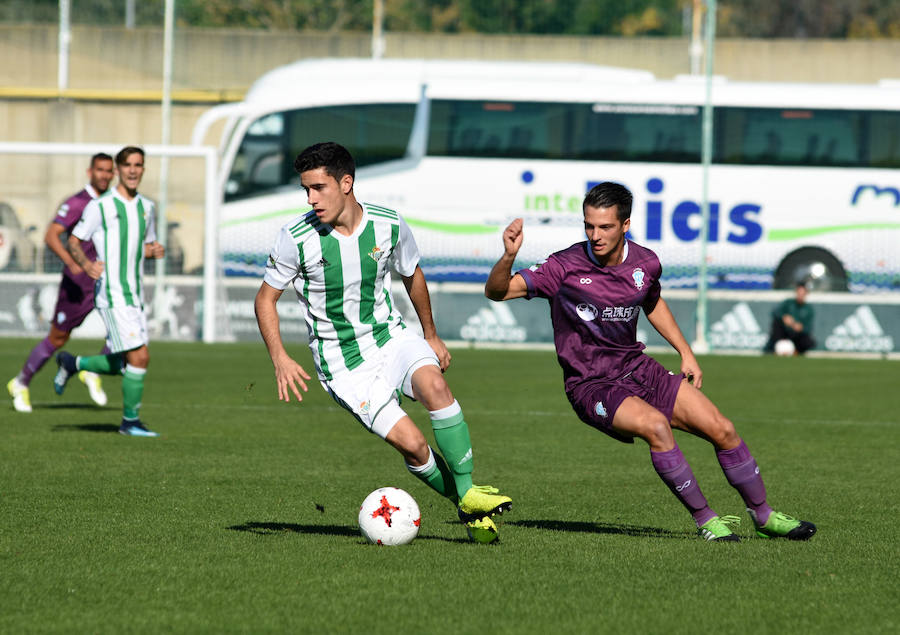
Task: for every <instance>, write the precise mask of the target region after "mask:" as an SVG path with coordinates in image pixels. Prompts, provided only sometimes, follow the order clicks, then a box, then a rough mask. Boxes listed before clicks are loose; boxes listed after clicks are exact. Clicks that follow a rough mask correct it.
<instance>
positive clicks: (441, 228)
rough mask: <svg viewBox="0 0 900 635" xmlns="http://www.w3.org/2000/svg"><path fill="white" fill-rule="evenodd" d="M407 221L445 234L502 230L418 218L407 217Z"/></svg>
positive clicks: (415, 225) (486, 226) (410, 224)
mask: <svg viewBox="0 0 900 635" xmlns="http://www.w3.org/2000/svg"><path fill="white" fill-rule="evenodd" d="M406 223H407V225H409V226H410V227H421V228H422V229H431V230H433V231H437V232H442V233H444V234H460V235H473V234H496V233H498V232H499V231H500V228H498V227H491V226H489V225H473V224H467V223H437V222H434V221H430V220H418V219H415V218H410V217H409V216H407V217H406Z"/></svg>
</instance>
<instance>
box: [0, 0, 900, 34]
mask: <svg viewBox="0 0 900 635" xmlns="http://www.w3.org/2000/svg"><path fill="white" fill-rule="evenodd" d="M373 2H374V0H176V16H177V23H178V25H179V26H192V27H220V28H221V27H228V28H258V29H284V30H289V29H309V30H316V31H325V32H337V31H369V30H370V29H371V28H372V20H373ZM134 4H135V10H136V21H137V25H138V26H161V25H162V22H163V12H164V7H165V0H135V3H134ZM58 5H59V0H4V2H2V3H0V22H7V23H8V22H55V21H56V20H57V19H58V12H59V10H58ZM125 5H126V0H71V19H72V22H73V23H76V24H123V23H124V21H125ZM693 5H694V2H693V0H384V16H385V21H384V26H385V29H386V30H387V31H389V32H390V31H396V32H425V33H490V34H561V35H608V36H617V35H618V36H638V35H662V36H679V35H685V34H687V33H688V32H689V31H690V15H691V11H692V7H693ZM717 17H718V25H717V32H718V34H719V35H721V36H724V37H770V38H772V37H785V38H879V37H891V38H900V1H898V0H719V2H718V12H717Z"/></svg>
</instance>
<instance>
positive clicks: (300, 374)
mask: <svg viewBox="0 0 900 635" xmlns="http://www.w3.org/2000/svg"><path fill="white" fill-rule="evenodd" d="M282 292H283V289H276V288H274V287H272V286H269V285H268V284H266V283H265V282H263V283H262V285H261V286H260V288H259V291H258V292H257V293H256V300H255V302H254V303H253V308H254V310H255V311H256V323H257V324H258V325H259V332H260V335H262V338H263V341H264V342H265V343H266V348H267V349H268V350H269V357H270V358H271V359H272V365H273V366H274V367H275V383H276V384H277V386H278V399H279V401H290V400H291V398H290V393H294V396H296V397H297V401H303V397H302V396H301V395H300V390H302V391H303V392H306V391H307V390H308V388H307V387H306V382H305V381H304V380H306V379H309V375H308V374H307V372H306V371H305V370H303V367H302V366H300V364H298V363H297V362H295V361H294V360H293V359H292V358H291V357H290V355H288V354H287V351H286V350H284V344H283V343H282V341H281V328H280V322H279V319H278V310H277V309H276V308H275V304H276V303H277V302H278V298H280V297H281V294H282ZM298 386H299V388H300V390H298Z"/></svg>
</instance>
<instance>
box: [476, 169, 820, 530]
mask: <svg viewBox="0 0 900 635" xmlns="http://www.w3.org/2000/svg"><path fill="white" fill-rule="evenodd" d="M631 201H632V197H631V192H629V191H628V189H627V188H625V187H624V186H622V185H619V184H618V183H610V182H606V183H600V184H598V185H596V186H594V187H593V188H591V190H590V191H589V192H588V193H587V195H586V196H585V197H584V202H583V204H582V209H583V214H584V232H585V234H586V237H587V241H585V242H580V243H576V244H574V245H572V246H571V247H568V248H567V249H563V250H562V251H558V252H556V253H553V254H551V255H550V256H549V258H547V260H545V261H543V262H541V263H538V264H536V265H534V266H533V267H531V268H530V269H522V270H520V271H518V272H517V273H516V274H515V275H511V272H512V265H513V262H514V261H515V259H516V254H517V253H518V252H519V249H521V247H522V240H523V233H522V225H523V223H522V219H521V218H518V219H516V220H514V221H513V222H512V223H510V225H509V226H508V227H507V228H506V229H505V230H504V232H503V246H504V254H503V256H501V257H500V260H498V261H497V264H495V265H494V267H493V269H492V270H491V273H490V275H489V276H488V280H487V283H485V295H486V296H487V297H488V298H490V299H492V300H497V301H500V300H512V299H513V298H528V299H531V298H534V297H542V298H546V299H547V300H549V302H550V316H551V319H552V320H553V335H554V341H555V344H556V354H557V358H558V359H559V364H560V366H562V368H563V374H564V377H565V388H566V396H567V397H568V398H569V401H570V402H571V404H572V408H573V409H574V410H575V412H576V414H578V417H579V418H580V419H581V420H582V421H584V422H585V423H587V424H588V425H590V426H592V427H594V428H597V429H598V430H600V431H602V432H605V433H606V434H608V435H609V436H611V437H613V438H614V439H617V440H619V441H623V442H625V443H633V442H634V437H638V438H640V439H643V440H644V441H645V442H646V443H647V445H648V446H649V447H650V458H651V461H652V462H653V467H654V468H655V469H656V472H657V474H659V476H660V478H661V479H662V480H663V482H665V483H666V485H667V486H668V487H669V489H670V490H671V491H672V493H673V494H674V495H675V497H676V498H678V500H679V501H680V502H681V503H682V505H684V506H685V508H686V509H687V510H688V511H689V512H690V513H691V515H692V516H693V518H694V521H695V522H696V524H697V528H698V533H699V534H700V536H702V537H703V538H705V539H706V540H717V541H737V540H739V537H738V535H737V534H735V533H734V532H733V531H732V530H731V528H730V527H729V525H732V524H735V523H737V522H738V521H739V520H740V519H739V518H738V517H737V516H722V517H720V516H719V515H718V514H716V512H714V511H713V510H712V509H711V508H710V506H709V505H708V504H707V501H706V498H705V497H704V495H703V492H701V491H700V487H699V485H698V484H697V479H696V478H695V477H694V474H693V471H692V470H691V467H690V465H688V463H687V461H686V460H685V458H684V456H683V455H682V453H681V449H680V448H679V447H678V444H677V443H676V442H675V437H674V435H673V433H672V431H673V429H678V430H683V431H685V432H690V433H691V434H694V435H696V436H698V437H700V438H703V439H706V440H707V441H709V442H710V443H711V444H712V445H713V446H714V447H715V450H716V457H717V458H718V460H719V464H720V466H721V467H722V471H723V472H724V473H725V477H726V478H727V479H728V482H729V483H730V484H731V485H732V486H733V487H734V488H735V489H736V490H737V491H738V493H739V494H740V495H741V497H742V498H743V499H744V503H745V504H746V505H747V511H748V513H749V514H750V517H751V519H752V521H753V524H754V527H755V528H756V532H757V534H758V535H759V536H761V537H764V538H779V537H783V538H788V539H790V540H808V539H809V538H811V537H812V536H813V534H814V533H815V532H816V527H815V525H813V524H812V523H810V522H807V521H802V520H797V519H795V518H791V517H790V516H787V515H786V514H782V513H780V512H776V511H773V510H772V508H771V507H770V506H769V504H768V502H767V500H766V488H765V485H764V484H763V479H762V476H761V475H760V473H759V467H758V466H757V464H756V460H755V459H754V458H753V455H752V454H751V453H750V450H749V449H748V448H747V445H746V444H745V443H744V441H743V439H741V437H740V436H739V435H738V433H737V431H736V430H735V429H734V425H733V424H732V423H731V421H729V420H728V419H727V418H726V417H725V416H724V415H722V413H721V412H719V410H718V408H716V406H715V405H714V404H713V403H712V401H710V400H709V399H708V398H707V397H706V396H705V395H704V394H703V393H702V392H700V386H701V383H702V379H703V374H702V372H701V370H700V365H699V364H698V363H697V360H696V358H695V357H694V353H693V352H692V351H691V347H690V346H689V345H688V343H687V340H685V339H684V335H683V334H682V333H681V329H679V328H678V324H677V323H676V322H675V318H674V317H673V316H672V312H671V311H670V310H669V307H668V305H667V304H666V302H665V300H663V299H662V297H661V295H660V283H659V279H660V276H661V275H662V266H661V265H660V262H659V259H658V258H657V257H656V254H655V253H653V252H652V251H651V250H649V249H647V248H645V247H642V246H640V245H638V244H637V243H634V242H632V241H630V240H628V239H626V238H625V233H626V232H627V231H628V228H629V226H630V224H631ZM642 310H643V311H644V312H645V313H646V314H647V320H648V321H649V322H650V324H651V325H652V326H653V328H655V329H656V330H657V331H659V334H660V335H662V336H663V337H664V338H665V339H666V341H667V342H669V343H670V344H671V345H672V347H673V348H674V349H675V350H676V351H678V353H679V355H680V356H681V373H679V374H677V375H676V374H675V373H671V372H668V371H667V370H666V369H665V368H663V366H662V365H661V364H660V363H659V362H657V361H656V360H655V359H653V358H652V357H649V356H648V355H646V354H644V352H643V350H644V345H643V344H642V343H640V342H639V341H638V340H637V321H638V316H639V315H640V313H641V311H642ZM691 382H693V383H691Z"/></svg>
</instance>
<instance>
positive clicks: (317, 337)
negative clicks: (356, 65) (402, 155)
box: [256, 142, 512, 542]
mask: <svg viewBox="0 0 900 635" xmlns="http://www.w3.org/2000/svg"><path fill="white" fill-rule="evenodd" d="M294 168H295V169H296V170H297V172H298V173H299V174H300V183H301V185H302V186H303V188H304V190H306V193H307V197H308V201H309V204H310V206H311V207H312V210H310V211H309V212H308V213H306V214H304V215H302V216H299V217H297V218H295V219H293V220H292V221H290V222H289V223H287V224H286V225H285V226H284V227H282V229H281V231H280V232H279V234H278V236H277V238H276V240H275V246H274V248H273V249H272V252H271V254H270V256H269V261H268V263H267V266H266V273H265V277H264V279H263V283H262V285H261V286H260V290H259V292H258V293H257V295H256V318H257V322H258V324H259V330H260V333H261V334H262V337H263V340H264V341H265V343H266V347H267V348H268V350H269V356H270V357H271V358H272V364H273V365H274V366H275V380H276V383H277V388H278V398H279V399H280V400H283V401H290V394H291V393H293V394H294V396H295V397H296V398H297V400H298V401H302V400H303V397H302V395H301V390H302V391H306V390H307V386H306V381H305V380H308V379H309V378H310V376H309V375H308V374H307V372H306V371H305V370H304V369H303V368H302V367H301V366H300V365H299V364H298V363H297V362H296V361H294V360H293V359H292V358H291V357H290V356H289V355H288V353H287V351H286V350H285V348H284V344H283V343H282V340H281V332H280V330H279V319H278V313H277V311H276V302H277V301H278V298H280V297H281V294H282V293H283V292H284V290H285V289H286V288H287V287H288V286H293V287H294V290H295V292H296V294H297V300H298V301H299V303H300V306H301V307H302V309H303V313H304V316H305V320H306V325H307V330H308V331H309V346H310V349H311V350H312V355H313V360H314V362H315V365H316V372H317V375H318V379H319V381H320V382H321V384H322V386H323V387H324V388H325V390H326V391H327V392H328V394H329V395H331V397H332V398H333V399H334V400H335V401H336V402H337V403H338V404H340V405H341V406H342V407H343V408H345V409H346V410H347V411H348V412H350V413H351V414H352V415H353V416H354V417H355V418H356V420H357V421H358V422H359V423H361V424H362V425H363V426H364V427H365V428H366V429H367V430H369V431H370V432H373V433H375V434H377V435H378V436H380V437H381V438H383V439H384V440H385V441H387V442H388V443H389V444H390V445H392V446H393V447H394V448H396V449H397V450H398V451H399V452H400V454H401V455H403V458H404V460H405V462H406V466H407V468H408V469H409V471H410V472H411V473H412V474H414V475H415V476H416V477H418V478H419V479H420V480H422V481H423V482H424V483H425V484H426V485H428V486H429V487H431V488H432V489H434V490H435V491H436V492H438V493H439V494H441V495H443V496H445V497H446V498H448V499H449V500H451V501H452V502H453V503H454V504H455V505H456V506H457V513H458V516H459V518H460V519H461V520H462V521H463V522H464V523H465V524H466V527H467V530H468V532H469V534H470V535H471V536H472V538H473V539H475V540H477V541H479V542H491V541H493V540H495V539H496V537H497V528H496V525H495V524H494V522H493V521H492V520H491V517H492V516H493V515H495V514H499V513H502V512H504V511H506V510H508V509H509V508H510V506H511V504H512V501H511V499H510V498H509V497H507V496H503V495H502V494H500V493H499V492H498V491H497V490H496V489H495V488H492V487H490V486H476V485H473V484H472V444H471V441H470V439H469V430H468V426H467V424H466V422H465V420H464V418H463V414H462V409H461V408H460V405H459V403H458V402H457V401H456V399H454V397H453V394H452V393H451V392H450V388H449V386H448V385H447V382H446V381H445V380H444V377H443V374H442V372H443V371H444V370H446V369H447V367H448V365H449V364H450V353H449V351H448V350H447V347H446V346H445V345H444V343H443V341H441V339H440V338H439V337H438V335H437V331H436V330H435V326H434V320H433V317H432V314H431V300H430V298H429V295H428V287H427V285H426V283H425V276H424V274H423V273H422V269H421V268H420V267H419V265H418V262H419V252H418V249H417V247H416V243H415V240H414V239H413V236H412V232H410V230H409V227H408V226H407V224H406V223H405V222H404V221H403V219H402V218H401V217H400V215H399V214H397V212H395V211H393V210H390V209H387V208H385V207H381V206H379V205H373V204H369V203H360V202H358V201H357V200H356V197H355V195H354V193H353V183H354V178H355V164H354V161H353V157H352V156H351V155H350V153H349V152H348V151H347V149H346V148H344V147H343V146H340V145H338V144H336V143H330V142H329V143H319V144H316V145H313V146H310V147H309V148H306V149H305V150H304V151H303V152H301V153H300V154H299V155H298V156H297V158H296V160H295V161H294ZM391 270H393V271H396V273H397V274H399V276H400V278H401V279H402V281H403V284H404V286H405V287H406V291H407V294H408V295H409V299H410V301H411V302H412V305H413V307H414V308H415V311H416V314H417V316H418V318H419V322H420V323H421V326H422V331H423V333H424V339H423V337H421V336H419V335H418V334H415V333H413V332H412V329H410V328H408V326H407V324H406V323H405V322H404V321H403V317H402V316H401V314H400V312H399V310H398V309H397V305H396V303H395V302H394V299H393V297H392V295H391ZM403 395H405V396H406V397H409V398H413V399H416V400H418V401H420V402H421V403H422V404H423V405H424V406H425V407H426V408H427V409H428V411H429V412H430V414H431V424H432V428H433V430H434V437H435V442H436V444H437V446H438V449H439V450H440V453H437V452H434V451H433V450H432V448H431V447H430V446H429V444H428V442H427V441H426V440H425V436H424V435H423V434H422V432H421V431H420V430H419V429H418V428H417V427H416V425H415V423H413V421H412V419H411V418H410V417H409V416H408V415H407V414H406V413H405V412H404V411H403V409H402V408H401V407H400V399H401V397H402V396H403Z"/></svg>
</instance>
